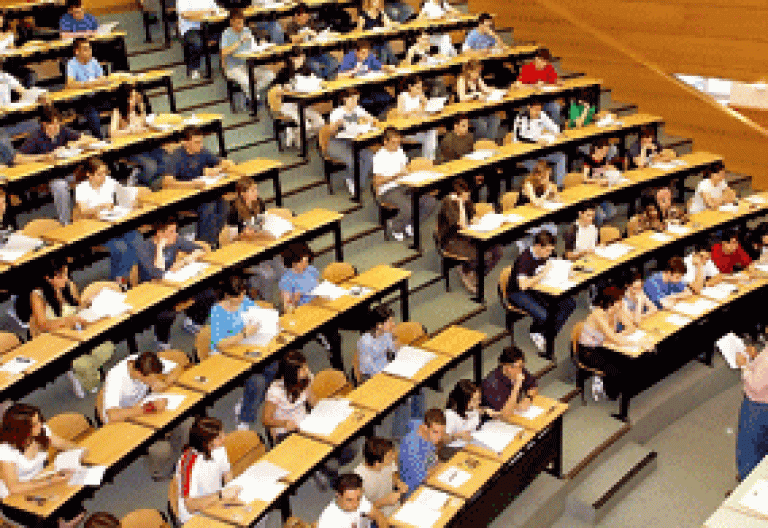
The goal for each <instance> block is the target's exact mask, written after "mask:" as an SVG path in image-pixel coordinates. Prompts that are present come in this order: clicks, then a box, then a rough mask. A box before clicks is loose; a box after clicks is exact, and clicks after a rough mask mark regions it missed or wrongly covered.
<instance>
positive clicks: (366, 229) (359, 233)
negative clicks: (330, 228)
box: [310, 217, 381, 271]
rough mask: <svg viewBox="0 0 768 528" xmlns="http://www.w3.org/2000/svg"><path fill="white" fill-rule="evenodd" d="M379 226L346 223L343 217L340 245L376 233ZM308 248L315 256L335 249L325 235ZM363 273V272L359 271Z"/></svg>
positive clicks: (371, 223)
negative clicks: (310, 248)
mask: <svg viewBox="0 0 768 528" xmlns="http://www.w3.org/2000/svg"><path fill="white" fill-rule="evenodd" d="M380 229H381V226H379V225H378V224H376V223H375V222H365V221H360V220H355V221H348V220H347V218H346V217H345V218H344V220H342V222H341V240H342V244H344V245H346V244H348V243H350V242H352V241H354V240H357V239H359V238H361V237H364V236H368V235H370V234H372V233H375V232H376V231H378V230H380ZM310 246H311V247H312V250H313V252H314V254H315V256H317V255H322V254H324V253H326V252H329V251H333V250H334V248H335V245H334V242H333V236H332V235H325V236H322V237H320V238H318V239H316V240H314V241H313V242H312V243H311V244H310ZM359 271H365V270H359Z"/></svg>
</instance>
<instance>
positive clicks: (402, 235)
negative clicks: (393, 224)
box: [392, 231, 405, 242]
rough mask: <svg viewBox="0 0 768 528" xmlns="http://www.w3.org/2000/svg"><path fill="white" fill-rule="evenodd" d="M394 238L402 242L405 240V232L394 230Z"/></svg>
mask: <svg viewBox="0 0 768 528" xmlns="http://www.w3.org/2000/svg"><path fill="white" fill-rule="evenodd" d="M392 238H394V239H395V240H397V241H398V242H402V241H403V240H405V233H396V232H394V231H393V232H392Z"/></svg>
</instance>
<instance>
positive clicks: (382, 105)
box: [360, 90, 395, 117]
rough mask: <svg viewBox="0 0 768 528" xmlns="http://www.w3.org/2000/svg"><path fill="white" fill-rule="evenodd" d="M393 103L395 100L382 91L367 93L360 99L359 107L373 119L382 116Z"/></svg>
mask: <svg viewBox="0 0 768 528" xmlns="http://www.w3.org/2000/svg"><path fill="white" fill-rule="evenodd" d="M394 102H395V99H394V98H393V97H392V96H391V95H389V93H388V92H386V91H384V90H381V91H373V92H368V93H367V94H365V95H363V96H362V97H361V98H360V106H362V107H363V108H365V110H366V111H367V112H368V113H369V114H371V115H372V116H374V117H376V116H379V115H382V114H384V112H385V111H386V110H387V108H389V107H390V106H392V104H393V103H394Z"/></svg>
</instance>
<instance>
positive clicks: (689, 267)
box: [683, 241, 738, 295]
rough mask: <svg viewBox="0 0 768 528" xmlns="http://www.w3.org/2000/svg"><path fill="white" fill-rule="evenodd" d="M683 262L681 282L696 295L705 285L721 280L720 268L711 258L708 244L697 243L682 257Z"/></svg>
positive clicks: (712, 284) (711, 284)
mask: <svg viewBox="0 0 768 528" xmlns="http://www.w3.org/2000/svg"><path fill="white" fill-rule="evenodd" d="M737 242H738V241H737ZM683 263H684V264H685V275H684V276H683V282H684V283H685V284H686V285H687V286H688V287H689V288H690V289H691V291H692V292H693V293H695V294H697V295H698V294H700V293H701V290H702V288H704V287H705V286H714V285H715V284H717V283H719V282H720V281H722V280H723V276H722V275H721V274H720V270H719V269H718V268H717V266H716V265H715V263H714V262H713V260H712V252H711V251H710V248H709V246H705V245H703V244H697V245H696V246H694V249H693V251H692V252H691V254H690V255H688V256H686V257H685V258H684V259H683Z"/></svg>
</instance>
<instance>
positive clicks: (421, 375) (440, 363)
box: [384, 352, 453, 385]
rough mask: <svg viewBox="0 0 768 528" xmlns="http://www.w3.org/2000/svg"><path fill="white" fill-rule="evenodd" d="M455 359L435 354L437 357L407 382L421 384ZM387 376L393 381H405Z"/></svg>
mask: <svg viewBox="0 0 768 528" xmlns="http://www.w3.org/2000/svg"><path fill="white" fill-rule="evenodd" d="M452 359H453V358H451V357H450V356H447V355H445V354H439V353H437V352H435V357H434V358H433V359H431V360H430V361H429V363H427V364H426V365H424V366H423V367H421V368H420V369H419V371H418V372H416V374H415V375H414V376H413V378H411V379H407V380H405V381H410V382H412V383H415V384H417V385H418V384H420V383H422V382H424V380H426V379H428V378H429V377H430V376H432V375H433V374H434V373H435V372H437V371H439V370H440V369H442V368H445V366H446V365H447V364H448V363H450V362H451V360H452ZM384 375H385V376H389V377H391V378H392V379H404V378H400V377H398V376H393V375H391V374H386V373H384Z"/></svg>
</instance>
